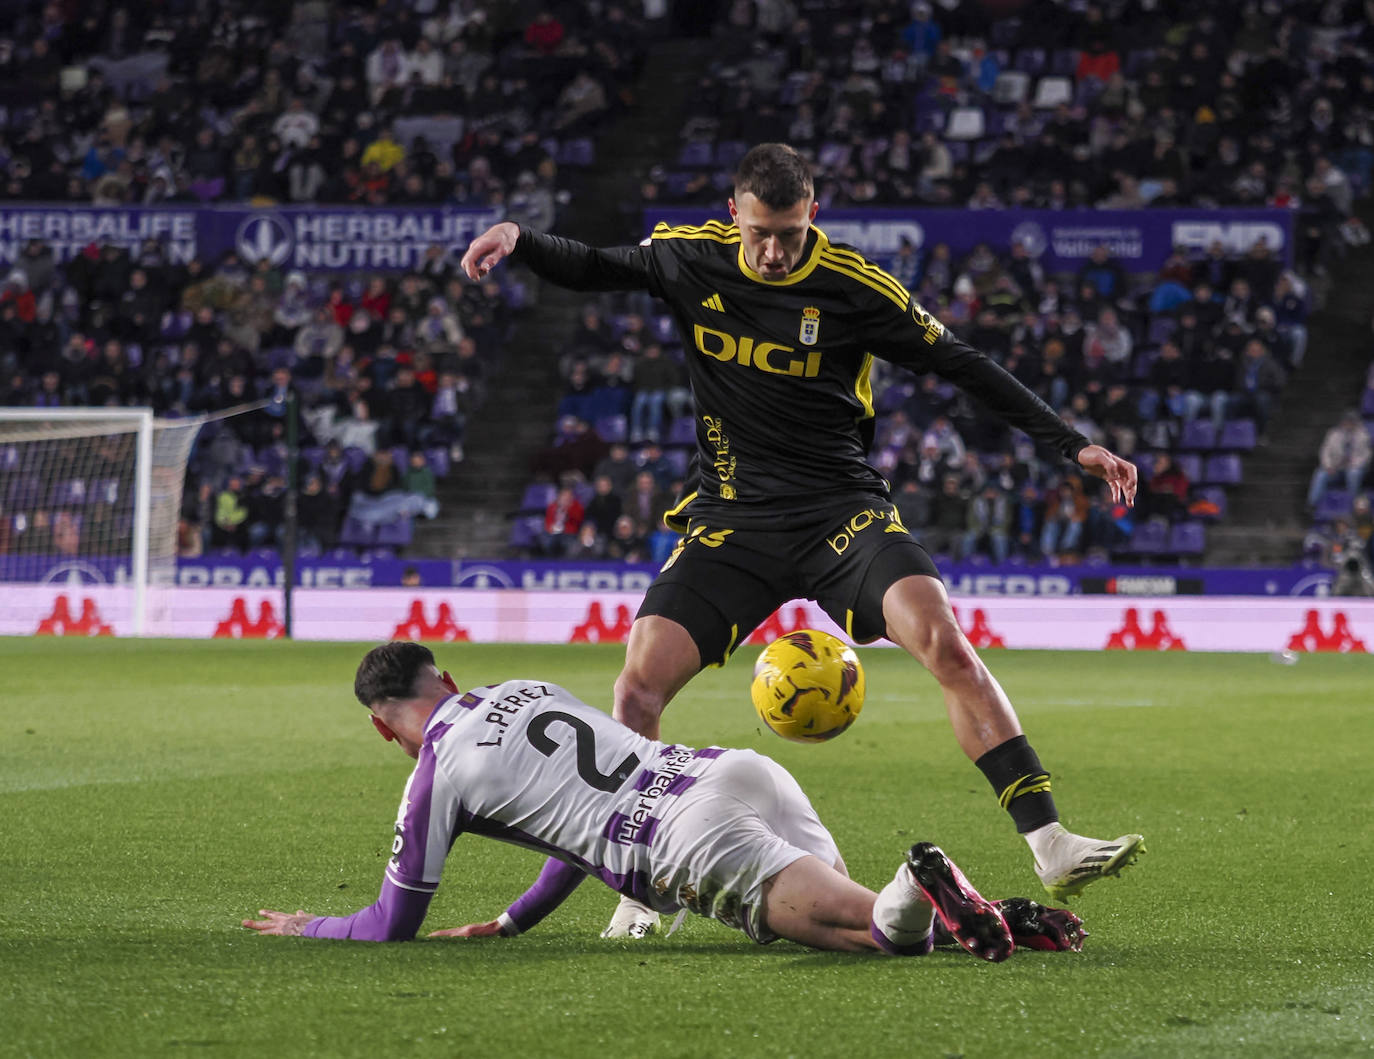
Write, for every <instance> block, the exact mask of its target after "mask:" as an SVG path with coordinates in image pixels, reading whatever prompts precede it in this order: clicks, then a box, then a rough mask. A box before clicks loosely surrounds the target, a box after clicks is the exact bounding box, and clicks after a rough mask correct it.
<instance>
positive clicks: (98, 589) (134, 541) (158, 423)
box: [0, 408, 204, 636]
mask: <svg viewBox="0 0 1374 1059" xmlns="http://www.w3.org/2000/svg"><path fill="white" fill-rule="evenodd" d="M203 422H204V419H203V418H200V417H197V418H188V419H156V418H154V416H153V414H152V412H151V411H150V410H148V409H114V408H71V409H58V408H43V409H0V593H3V595H4V596H5V597H6V606H5V607H3V608H0V612H3V613H0V632H5V633H20V634H32V633H35V632H52V633H58V634H64V635H80V634H85V635H106V634H113V635H134V636H137V635H141V634H143V633H144V632H145V631H147V630H148V629H149V627H150V626H152V625H154V624H157V618H158V610H159V607H160V606H162V605H163V601H162V600H160V599H159V593H158V588H159V586H170V585H171V584H172V583H173V581H174V579H175V574H176V554H177V520H178V517H179V514H180V510H181V493H182V485H183V483H184V481H185V477H186V462H187V459H188V457H189V455H190V451H191V445H192V443H193V442H194V441H195V438H196V433H197V431H199V429H200V426H201V424H202V423H203Z"/></svg>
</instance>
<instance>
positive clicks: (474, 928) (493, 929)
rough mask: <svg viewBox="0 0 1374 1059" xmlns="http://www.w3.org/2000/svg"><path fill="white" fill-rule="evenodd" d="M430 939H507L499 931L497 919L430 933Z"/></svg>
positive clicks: (501, 931) (499, 924) (500, 930)
mask: <svg viewBox="0 0 1374 1059" xmlns="http://www.w3.org/2000/svg"><path fill="white" fill-rule="evenodd" d="M429 936H430V937H431V938H503V937H508V935H507V934H506V932H505V931H504V930H502V929H501V921H500V920H499V919H489V920H487V922H485V923H467V924H464V925H463V926H461V927H449V928H448V929H447V930H433V931H430V934H429Z"/></svg>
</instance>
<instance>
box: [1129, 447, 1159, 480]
mask: <svg viewBox="0 0 1374 1059" xmlns="http://www.w3.org/2000/svg"><path fill="white" fill-rule="evenodd" d="M1131 459H1132V460H1133V461H1134V463H1135V468H1136V470H1137V471H1138V472H1139V473H1140V481H1141V483H1142V485H1143V483H1145V482H1148V481H1149V480H1150V479H1151V478H1153V477H1154V473H1155V454H1154V453H1153V452H1137V453H1136V454H1135V455H1134V456H1132V457H1131Z"/></svg>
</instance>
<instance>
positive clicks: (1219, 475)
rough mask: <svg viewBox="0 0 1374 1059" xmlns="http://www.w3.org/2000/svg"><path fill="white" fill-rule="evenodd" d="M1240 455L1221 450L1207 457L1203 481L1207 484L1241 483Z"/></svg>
mask: <svg viewBox="0 0 1374 1059" xmlns="http://www.w3.org/2000/svg"><path fill="white" fill-rule="evenodd" d="M1241 477H1242V476H1241V467H1240V457H1239V456H1237V455H1236V454H1235V453H1234V452H1219V453H1217V454H1215V455H1213V456H1208V457H1207V462H1206V463H1205V464H1204V465H1203V469H1202V481H1203V482H1204V483H1205V484H1207V485H1240V483H1241Z"/></svg>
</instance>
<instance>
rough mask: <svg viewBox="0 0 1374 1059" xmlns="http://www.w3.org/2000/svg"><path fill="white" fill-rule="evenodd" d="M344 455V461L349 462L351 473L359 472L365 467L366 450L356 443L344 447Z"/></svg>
mask: <svg viewBox="0 0 1374 1059" xmlns="http://www.w3.org/2000/svg"><path fill="white" fill-rule="evenodd" d="M343 457H344V462H345V463H347V464H348V473H349V474H357V473H358V472H359V471H361V470H362V469H363V464H365V463H367V452H366V450H364V449H360V448H358V447H357V446H356V445H350V446H349V447H348V448H346V449H344V450H343Z"/></svg>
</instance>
